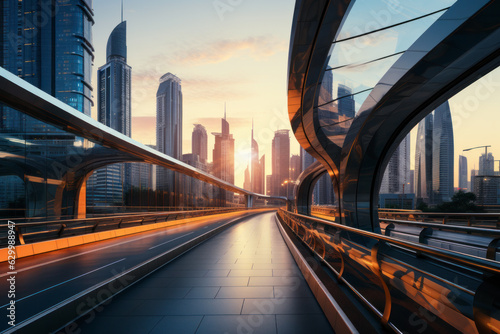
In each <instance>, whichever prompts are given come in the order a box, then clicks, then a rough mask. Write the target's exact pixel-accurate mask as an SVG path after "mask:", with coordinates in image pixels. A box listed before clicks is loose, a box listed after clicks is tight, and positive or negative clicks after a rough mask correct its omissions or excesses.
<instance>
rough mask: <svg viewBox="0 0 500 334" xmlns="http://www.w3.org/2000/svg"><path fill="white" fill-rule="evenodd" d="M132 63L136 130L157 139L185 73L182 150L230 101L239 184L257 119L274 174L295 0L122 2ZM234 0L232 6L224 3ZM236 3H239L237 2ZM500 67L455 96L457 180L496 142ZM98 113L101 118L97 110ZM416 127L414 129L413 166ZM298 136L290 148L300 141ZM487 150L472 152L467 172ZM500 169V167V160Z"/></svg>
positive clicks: (215, 123)
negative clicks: (167, 77)
mask: <svg viewBox="0 0 500 334" xmlns="http://www.w3.org/2000/svg"><path fill="white" fill-rule="evenodd" d="M124 2H125V10H124V19H125V20H126V21H127V34H128V36H127V44H128V64H129V65H130V66H132V117H133V121H132V137H133V138H134V139H136V140H138V141H140V142H142V143H144V144H155V142H156V131H155V119H156V102H155V96H156V90H157V88H158V80H159V78H160V77H161V76H162V75H163V74H165V73H167V72H171V73H173V74H175V75H177V76H178V77H179V78H180V79H181V80H182V92H183V97H184V99H183V103H184V113H183V115H184V120H183V153H191V132H192V129H193V124H194V123H201V124H203V125H204V126H205V127H206V129H207V132H208V134H209V136H208V138H209V141H208V155H209V160H211V159H212V150H213V145H214V136H213V135H211V133H212V132H219V131H220V118H221V117H223V113H224V103H225V102H226V103H227V116H228V121H229V123H230V126H231V128H230V130H231V133H233V135H234V137H235V140H236V143H235V146H236V159H235V160H236V161H235V162H236V163H235V165H236V170H235V179H236V180H235V181H236V185H238V186H242V185H243V174H244V169H245V168H246V166H247V163H248V160H249V152H250V131H251V124H252V119H253V120H254V122H255V129H256V133H255V137H256V140H257V142H258V143H259V146H260V154H261V155H262V154H263V153H264V154H266V174H271V140H272V138H273V136H274V131H275V130H277V129H289V128H290V123H289V121H288V115H287V95H286V93H287V92H286V89H287V87H286V77H287V63H288V46H289V43H290V30H291V22H292V16H293V9H294V5H295V1H294V0H273V1H264V0H252V1H244V0H243V1H227V0H221V1H218V0H215V1H212V0H210V1H207V0H190V1H174V0H149V1H148V2H147V6H145V5H144V1H138V0H124ZM221 3H223V4H226V5H227V6H226V7H224V8H225V9H226V11H222V10H221V9H220V8H222V7H219V9H217V8H216V5H217V4H221ZM230 3H233V4H235V5H230ZM93 5H94V12H95V21H96V22H95V25H94V47H95V49H96V54H95V55H96V58H95V62H94V80H93V84H94V86H95V89H96V88H97V87H96V85H97V84H96V82H95V73H96V72H97V69H98V67H100V66H102V65H104V64H105V62H106V60H105V56H106V55H105V50H106V42H107V39H108V37H109V34H110V33H111V31H112V29H113V28H114V27H115V26H116V25H117V24H118V23H119V22H120V20H121V19H120V14H121V13H120V12H121V9H120V7H121V0H107V1H102V0H101V1H94V4H93ZM499 85H500V71H499V70H496V71H494V72H492V73H491V74H489V75H488V76H487V77H485V78H483V79H481V80H480V81H479V82H477V83H476V84H474V85H472V86H471V87H469V88H467V89H466V90H464V91H463V92H461V93H460V94H458V95H457V96H455V97H454V98H452V99H451V100H450V107H451V110H452V118H453V121H454V132H455V170H456V171H455V180H456V181H455V183H456V184H457V183H458V155H459V154H462V150H463V149H465V148H468V147H473V146H479V145H492V148H491V152H493V154H494V155H495V156H496V158H497V159H500V144H499V145H495V144H496V139H497V138H498V137H497V136H496V133H497V132H498V126H499V124H500V122H499V116H498V107H497V106H498V105H500V89H499ZM93 117H94V118H95V117H96V109H95V108H94V111H93ZM415 132H416V131H413V132H412V142H411V147H412V156H411V160H412V166H413V164H414V150H415V138H416V133H415ZM290 135H291V152H292V154H298V153H299V145H298V143H297V141H296V140H295V138H294V137H293V134H292V133H290ZM482 152H483V151H482V150H476V151H471V152H467V154H465V155H466V156H467V157H468V159H469V170H470V169H471V168H472V167H474V165H476V168H477V167H478V157H479V155H480V154H481V153H482ZM497 168H498V167H497Z"/></svg>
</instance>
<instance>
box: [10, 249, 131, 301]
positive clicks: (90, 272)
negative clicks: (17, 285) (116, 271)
mask: <svg viewBox="0 0 500 334" xmlns="http://www.w3.org/2000/svg"><path fill="white" fill-rule="evenodd" d="M125 259H126V257H124V258H123V259H121V260H118V261H115V262H112V263H110V264H107V265H105V266H102V267H100V268H97V269H94V270H91V271H89V272H87V273H85V274H81V275H80V276H76V277H73V278H71V279H69V280H67V281H64V282H61V283H59V284H56V285H52V286H51V287H48V288H46V289H43V290H40V291H38V292H35V293H33V294H31V295H29V296H26V297H23V298H21V299H16V303H17V302H20V301H21V300H25V299H28V298H30V297H33V296H35V295H38V294H39V293H42V292H45V291H47V290H50V289H53V288H55V287H58V286H60V285H63V284H66V283H68V282H71V281H74V280H75V279H78V278H80V277H83V276H87V275H88V274H92V273H94V272H96V271H98V270H101V269H104V268H106V267H109V266H112V265H113V264H116V263H118V262H122V261H123V260H125ZM9 305H10V304H5V305H2V306H0V308H4V307H6V306H9Z"/></svg>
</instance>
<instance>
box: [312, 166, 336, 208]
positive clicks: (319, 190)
mask: <svg viewBox="0 0 500 334" xmlns="http://www.w3.org/2000/svg"><path fill="white" fill-rule="evenodd" d="M314 197H315V201H314V202H315V204H318V205H331V204H333V203H334V199H335V193H334V190H333V184H332V179H331V178H330V175H329V174H328V173H325V174H323V175H322V176H321V177H320V178H319V180H318V182H316V187H315V192H314Z"/></svg>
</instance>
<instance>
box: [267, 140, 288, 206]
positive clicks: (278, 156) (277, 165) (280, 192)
mask: <svg viewBox="0 0 500 334" xmlns="http://www.w3.org/2000/svg"><path fill="white" fill-rule="evenodd" d="M272 166H273V174H272V175H273V182H272V183H273V189H272V191H271V193H272V194H273V195H276V196H287V193H288V187H290V186H291V185H290V184H289V175H288V173H289V168H290V135H289V130H278V131H275V132H274V138H273V142H272ZM285 181H286V182H285Z"/></svg>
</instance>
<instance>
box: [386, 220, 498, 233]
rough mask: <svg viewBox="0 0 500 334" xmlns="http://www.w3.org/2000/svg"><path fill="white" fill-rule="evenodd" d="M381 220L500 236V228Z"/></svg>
mask: <svg viewBox="0 0 500 334" xmlns="http://www.w3.org/2000/svg"><path fill="white" fill-rule="evenodd" d="M379 221H380V222H387V223H393V224H400V225H408V226H416V227H430V228H435V229H438V230H449V231H456V232H466V233H469V234H486V235H488V236H493V235H495V236H500V230H495V229H491V228H482V227H469V226H457V225H445V224H436V223H425V222H417V221H413V220H398V219H389V218H379Z"/></svg>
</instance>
